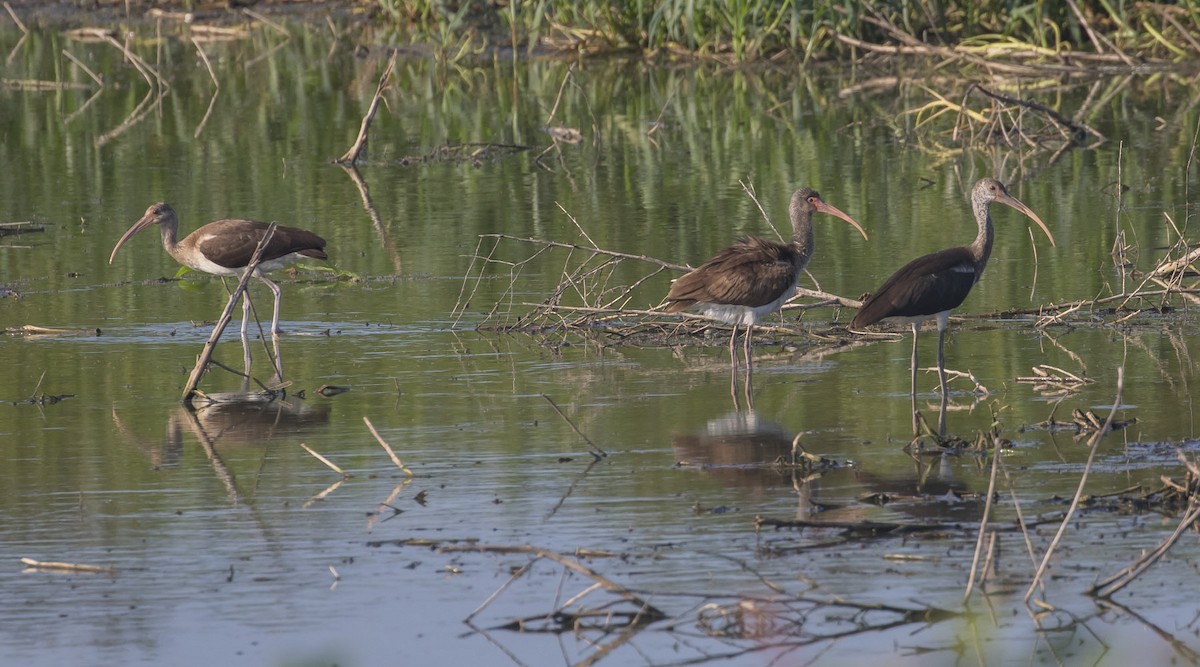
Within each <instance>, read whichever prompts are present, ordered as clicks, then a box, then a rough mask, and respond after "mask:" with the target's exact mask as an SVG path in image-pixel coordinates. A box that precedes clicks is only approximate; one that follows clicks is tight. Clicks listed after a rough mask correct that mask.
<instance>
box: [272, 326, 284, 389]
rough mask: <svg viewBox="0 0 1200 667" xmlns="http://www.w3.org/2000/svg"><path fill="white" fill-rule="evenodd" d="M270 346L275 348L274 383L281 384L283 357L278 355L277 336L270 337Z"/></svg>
mask: <svg viewBox="0 0 1200 667" xmlns="http://www.w3.org/2000/svg"><path fill="white" fill-rule="evenodd" d="M271 346H272V347H273V348H275V382H276V384H283V356H282V355H280V354H279V336H271Z"/></svg>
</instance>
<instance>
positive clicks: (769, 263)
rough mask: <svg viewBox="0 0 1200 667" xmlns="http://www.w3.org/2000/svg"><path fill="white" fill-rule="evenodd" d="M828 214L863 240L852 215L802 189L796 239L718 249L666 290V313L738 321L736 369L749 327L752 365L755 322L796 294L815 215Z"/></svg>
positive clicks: (796, 197)
mask: <svg viewBox="0 0 1200 667" xmlns="http://www.w3.org/2000/svg"><path fill="white" fill-rule="evenodd" d="M817 212H820V213H828V214H830V215H834V216H837V217H839V218H841V219H843V220H845V221H846V222H848V223H850V224H851V225H852V226H853V227H854V228H855V229H857V230H858V233H859V234H862V236H863V238H864V239H865V238H867V233H866V232H865V231H863V228H862V227H861V226H860V225H859V224H858V223H857V222H855V221H854V219H853V218H851V217H850V216H848V215H846V214H845V213H843V212H841V211H839V210H838V209H837V208H836V207H834V206H832V205H830V204H827V203H825V200H823V199H821V195H820V194H818V193H817V191H816V190H813V189H812V188H807V187H805V188H800V189H799V190H796V192H794V193H793V194H792V199H791V203H790V204H789V205H788V216H789V217H790V218H791V221H792V242H791V243H777V242H775V241H769V240H766V239H761V238H757V237H753V236H747V237H746V238H744V239H742V240H740V241H738V242H737V243H735V244H733V245H731V246H729V247H728V248H725V249H724V250H722V251H721V252H719V253H717V255H716V256H715V257H713V258H712V259H710V260H708V261H707V262H705V263H704V264H702V265H700V267H699V268H697V269H695V270H693V271H691V272H689V273H687V274H685V275H683V276H681V277H679V278H676V279H675V281H674V282H673V283H672V284H671V291H670V292H669V293H668V294H667V301H669V302H670V304H669V305H668V306H667V312H669V313H676V312H679V311H681V310H684V309H689V308H690V309H692V310H693V311H696V312H698V313H700V314H702V315H704V316H706V317H711V318H713V319H715V320H720V321H722V322H725V323H727V324H732V325H733V332H732V333H731V334H730V336H729V356H730V361H731V363H732V364H733V366H734V367H735V368H736V367H737V356H736V353H735V352H734V347H733V343H734V339H735V338H736V337H737V332H738V327H739V326H744V327H745V328H746V330H745V334H744V340H743V344H744V348H743V349H744V354H745V357H746V368H747V372H749V369H750V365H751V362H750V342H751V338H752V336H753V335H754V325H755V324H757V323H758V321H759V320H760V319H761V318H762V317H763V316H764V315H768V314H770V313H773V312H775V311H777V310H779V308H780V306H782V305H783V303H784V302H785V301H787V300H788V299H790V298H792V296H794V295H795V294H796V285H797V283H798V282H799V280H800V274H801V273H803V272H804V267H806V266H808V260H810V259H811V258H812V253H813V229H812V215H813V213H817Z"/></svg>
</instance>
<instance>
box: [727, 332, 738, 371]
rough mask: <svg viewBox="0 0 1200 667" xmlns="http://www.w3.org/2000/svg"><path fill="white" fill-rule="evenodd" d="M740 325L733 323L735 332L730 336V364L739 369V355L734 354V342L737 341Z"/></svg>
mask: <svg viewBox="0 0 1200 667" xmlns="http://www.w3.org/2000/svg"><path fill="white" fill-rule="evenodd" d="M737 330H738V323H737V322H734V323H733V332H732V333H730V334H729V364H730V365H731V366H733V367H734V368H735V369H736V368H737V353H736V352H734V347H733V342H734V341H735V340H737Z"/></svg>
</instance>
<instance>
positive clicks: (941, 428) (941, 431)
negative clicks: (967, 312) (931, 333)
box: [937, 312, 950, 438]
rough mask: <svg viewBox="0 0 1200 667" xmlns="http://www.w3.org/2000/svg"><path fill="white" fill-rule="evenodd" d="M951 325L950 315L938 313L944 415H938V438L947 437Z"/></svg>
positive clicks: (939, 372)
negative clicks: (947, 351)
mask: <svg viewBox="0 0 1200 667" xmlns="http://www.w3.org/2000/svg"><path fill="white" fill-rule="evenodd" d="M949 323H950V313H949V312H944V313H938V318H937V324H938V383H939V384H940V385H941V387H942V413H941V414H940V415H938V437H939V438H945V437H946V408H947V405H948V404H947V401H948V400H949V396H950V392H949V391H947V390H946V355H945V352H944V347H945V343H946V325H947V324H949Z"/></svg>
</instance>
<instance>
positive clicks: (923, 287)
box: [850, 247, 978, 329]
mask: <svg viewBox="0 0 1200 667" xmlns="http://www.w3.org/2000/svg"><path fill="white" fill-rule="evenodd" d="M977 279H978V273H977V267H976V264H975V257H974V255H972V254H971V251H970V250H969V249H968V248H966V247H959V248H950V249H949V250H943V251H941V252H935V253H933V254H932V255H925V256H924V257H918V258H916V259H914V260H913V261H911V262H909V263H908V264H905V265H904V266H903V267H901V268H900V270H899V271H896V272H895V273H893V274H892V277H890V278H888V279H887V280H886V281H885V282H884V283H883V285H882V286H880V288H879V289H878V290H876V291H875V292H874V293H873V294H872V295H871V296H870V297H869V298H868V299H867V300H866V301H865V302H864V303H863V305H862V307H861V308H859V309H858V313H856V314H855V315H854V320H853V321H851V322H850V327H851V328H853V329H861V328H863V327H866V326H870V325H872V324H874V323H876V322H878V321H880V320H882V319H885V318H888V317H924V316H929V315H936V314H937V313H940V312H942V311H944V310H951V309H953V308H957V307H958V306H959V304H961V303H962V302H963V300H964V299H966V298H967V295H968V294H970V293H971V288H972V287H973V286H974V285H975V282H976V280H977Z"/></svg>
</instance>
